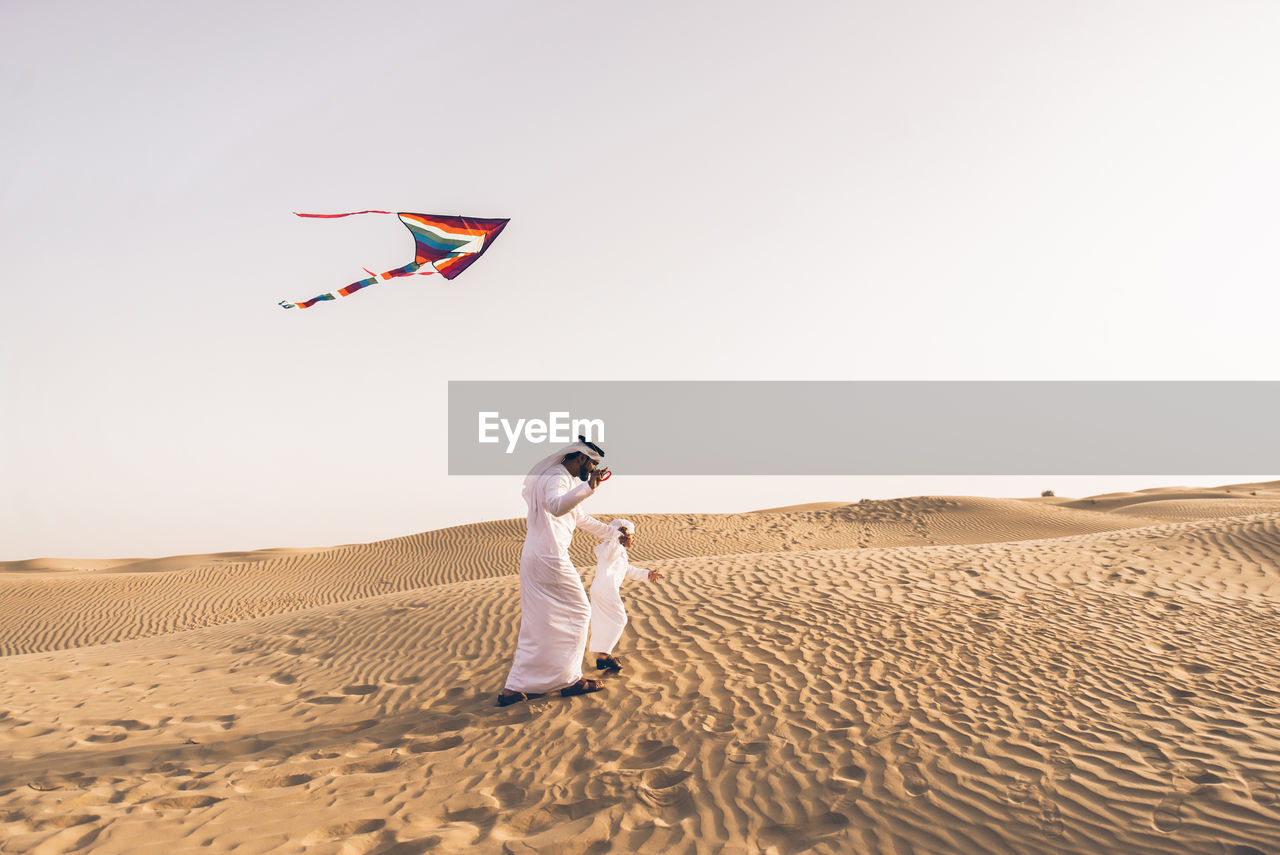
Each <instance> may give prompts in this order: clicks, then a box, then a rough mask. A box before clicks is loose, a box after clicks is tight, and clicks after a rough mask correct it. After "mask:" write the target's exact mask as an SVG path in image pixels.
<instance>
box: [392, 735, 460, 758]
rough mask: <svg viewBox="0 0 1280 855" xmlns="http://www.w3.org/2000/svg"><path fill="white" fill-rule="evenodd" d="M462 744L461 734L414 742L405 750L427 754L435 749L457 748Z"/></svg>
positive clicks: (411, 752)
mask: <svg viewBox="0 0 1280 855" xmlns="http://www.w3.org/2000/svg"><path fill="white" fill-rule="evenodd" d="M461 744H462V737H461V736H457V735H454V736H446V737H444V738H443V739H433V740H428V741H425V742H414V743H413V744H411V745H410V746H409V747H408V748H406V749H405V750H406V751H408V752H409V753H410V754H426V753H427V752H433V751H448V750H449V749H450V748H457V747H458V746H459V745H461Z"/></svg>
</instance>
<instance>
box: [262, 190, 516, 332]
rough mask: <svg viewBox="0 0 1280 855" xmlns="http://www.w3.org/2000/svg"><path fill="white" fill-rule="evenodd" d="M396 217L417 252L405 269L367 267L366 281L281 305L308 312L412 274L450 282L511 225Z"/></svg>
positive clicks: (426, 216)
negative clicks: (435, 275) (382, 270)
mask: <svg viewBox="0 0 1280 855" xmlns="http://www.w3.org/2000/svg"><path fill="white" fill-rule="evenodd" d="M390 213H393V212H392V211H352V212H351V213H349V214H299V213H298V212H297V211H294V214H295V215H297V216H299V217H318V218H321V219H333V218H335V217H354V216H356V215H357V214H390ZM396 216H397V217H399V218H400V222H402V223H404V224H405V226H406V227H407V228H408V229H409V231H411V232H413V242H414V248H415V250H416V256H415V257H414V259H413V261H411V262H409V263H408V264H406V265H405V266H404V267H397V268H396V269H395V270H388V271H387V272H385V273H374V272H373V271H372V270H370V269H369V268H367V267H366V268H364V272H365V273H368V274H369V278H368V279H361V280H360V281H359V282H352V283H351V284H350V285H347V286H345V287H343V288H339V289H338V290H337V291H330V292H329V293H328V294H320V295H319V296H316V297H312V298H311V299H310V300H303V301H302V302H298V303H290V302H289V301H288V300H281V301H280V305H281V306H283V307H284V308H286V309H292V308H294V307H295V306H296V307H297V308H299V309H309V308H311V307H312V306H314V305H315V304H316V303H323V302H325V301H326V300H336V299H338V298H339V297H348V296H350V295H352V294H354V293H355V292H357V291H359V290H360V289H361V288H368V287H369V286H370V285H373V284H375V283H377V282H378V281H379V280H381V279H395V278H397V277H399V276H412V275H414V274H415V273H416V274H418V275H419V276H430V275H431V274H432V273H439V274H440V275H441V276H443V277H444V278H445V279H453V278H454V277H456V276H458V275H459V274H460V273H462V271H464V270H466V269H467V268H468V267H470V266H471V265H472V264H474V263H475V261H476V259H478V258H479V257H480V256H482V255H484V252H485V250H487V249H488V248H489V247H490V246H492V245H493V242H494V241H495V240H497V239H498V235H499V234H501V233H502V230H503V229H504V228H506V225H507V223H508V222H510V221H509V220H484V219H479V218H476V217H441V216H436V215H435V214H411V213H407V212H405V213H398V214H396Z"/></svg>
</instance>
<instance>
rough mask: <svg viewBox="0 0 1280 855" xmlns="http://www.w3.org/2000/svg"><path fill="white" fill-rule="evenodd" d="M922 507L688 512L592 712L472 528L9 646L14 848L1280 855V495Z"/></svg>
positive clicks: (2, 778) (2, 694)
mask: <svg viewBox="0 0 1280 855" xmlns="http://www.w3.org/2000/svg"><path fill="white" fill-rule="evenodd" d="M898 501H899V502H900V504H899V505H897V506H890V507H889V508H886V507H884V506H885V505H889V503H882V504H881V505H879V506H873V507H867V506H862V508H861V511H858V510H857V509H858V507H859V506H857V505H854V506H842V507H841V508H834V509H832V508H828V509H822V510H818V511H791V512H783V513H780V514H766V515H758V516H762V517H764V519H756V518H755V517H756V516H757V515H750V514H745V515H733V519H740V520H741V521H742V528H741V529H734V528H733V527H732V525H731V522H732V520H731V519H730V518H727V517H713V518H707V517H684V516H671V517H664V518H660V519H656V520H653V525H652V526H646V528H645V532H646V534H651V533H653V531H654V529H658V530H660V531H661V530H663V529H662V526H666V525H670V526H672V528H673V529H674V528H675V527H684V528H691V527H692V526H693V525H694V524H698V525H701V526H702V528H701V529H699V530H698V531H696V532H694V531H688V532H687V533H686V535H685V537H686V539H685V540H680V539H679V538H677V537H675V536H674V535H673V536H672V539H671V541H670V542H668V543H666V544H664V545H661V546H658V545H655V547H654V549H655V550H671V551H673V552H679V553H681V554H670V555H667V556H666V557H663V556H662V555H661V554H657V553H656V551H655V553H651V554H649V555H648V556H647V557H646V558H645V560H646V561H648V562H649V563H650V564H651V565H653V566H654V567H657V568H660V569H662V570H663V571H664V572H665V573H666V574H667V578H666V579H665V580H664V581H663V582H662V583H661V584H660V585H652V586H645V585H639V584H637V585H629V586H628V588H627V590H626V595H627V598H628V602H629V610H630V614H631V624H630V626H629V627H628V628H627V633H626V635H625V636H624V648H625V649H623V650H622V651H621V652H622V654H623V655H624V656H626V657H627V660H628V667H627V670H626V671H625V672H624V673H623V674H621V675H618V676H616V677H613V678H610V680H609V686H608V689H607V691H606V692H604V693H602V694H598V695H593V696H590V697H586V698H576V699H572V700H563V699H559V698H546V699H544V700H541V701H538V702H535V703H533V704H530V705H519V706H515V707H509V708H502V709H500V708H497V707H495V706H493V695H494V693H495V692H496V690H497V688H498V687H499V686H500V684H501V681H502V678H503V676H504V675H505V673H506V669H507V667H508V666H509V664H510V659H509V657H510V654H511V650H512V647H513V645H514V639H515V635H516V631H517V627H518V621H519V614H518V580H517V579H515V578H514V577H513V576H511V575H509V574H506V573H500V572H493V573H488V574H486V573H485V572H470V571H467V572H464V571H462V570H460V569H458V568H459V567H463V566H467V565H465V561H466V554H467V553H466V546H465V543H466V542H467V541H466V539H465V538H463V537H462V536H461V534H462V533H460V532H456V531H455V532H453V533H452V534H451V535H449V536H450V537H453V538H455V539H457V542H458V543H462V544H463V545H455V546H452V547H450V548H452V549H453V550H454V551H455V552H456V553H457V554H458V556H459V558H458V559H457V562H456V563H455V565H454V566H453V567H452V568H449V567H446V566H445V562H444V561H443V559H442V560H441V563H440V565H439V567H438V568H437V569H434V570H433V569H421V568H419V569H418V570H415V571H413V572H417V573H420V574H422V575H420V576H419V577H417V578H419V579H422V580H426V581H424V582H423V583H422V584H419V585H417V586H416V587H413V588H406V589H402V590H396V589H392V590H387V591H380V590H374V591H372V592H369V593H367V594H365V595H363V596H360V594H359V592H360V588H359V586H358V585H357V586H356V587H355V588H354V589H346V588H344V589H343V590H344V591H345V593H344V594H343V598H341V599H335V600H333V601H332V602H328V603H321V604H318V605H313V606H310V607H307V608H303V609H298V610H292V611H291V610H282V611H279V612H276V613H271V614H265V615H261V616H256V617H249V618H246V619H243V620H240V621H239V622H236V623H223V624H214V625H210V626H205V627H200V628H193V629H187V630H183V631H168V632H166V634H162V635H155V636H148V635H145V634H143V635H141V636H139V637H135V638H132V639H129V640H122V641H120V642H119V643H116V644H112V645H105V646H89V647H79V648H75V649H65V650H52V649H46V650H43V651H41V652H33V653H27V654H24V655H14V656H9V657H6V658H4V659H0V743H3V745H2V746H0V748H2V750H3V751H4V756H6V762H5V763H4V764H0V841H4V847H5V848H4V849H3V850H0V851H15V852H18V851H21V852H41V853H45V852H49V853H54V852H73V851H75V852H95V853H133V852H138V851H157V852H160V851H163V852H166V853H175V855H176V853H186V852H193V853H194V852H230V851H237V852H255V853H301V852H306V853H335V855H336V853H353V852H354V853H377V855H404V853H424V852H437V851H440V852H454V851H467V852H479V853H524V852H548V853H599V852H610V851H615V852H632V851H652V852H663V853H666V852H674V853H701V852H736V853H757V852H764V853H769V852H773V853H801V852H817V853H844V852H858V853H871V855H876V854H877V853H886V855H888V853H895V855H899V854H900V853H931V855H932V853H939V855H950V853H955V855H969V853H974V852H994V853H1037V855H1039V853H1073V855H1075V854H1076V853H1078V855H1094V853H1098V852H1125V853H1144V855H1145V853H1150V855H1167V853H1202V852H1203V853H1223V855H1252V853H1257V852H1264V853H1269V852H1274V851H1277V850H1278V849H1280V688H1278V687H1280V654H1277V651H1278V650H1280V514H1276V513H1264V514H1255V515H1251V516H1236V517H1221V518H1208V519H1200V520H1194V521H1186V522H1177V521H1164V522H1160V523H1158V524H1147V521H1144V524H1143V525H1141V526H1138V527H1133V525H1132V522H1133V519H1134V518H1135V515H1134V514H1133V513H1129V514H1124V515H1122V514H1117V513H1115V512H1111V511H1089V510H1087V509H1079V508H1066V509H1062V508H1059V507H1057V506H1055V505H1053V504H1051V503H1041V504H1036V503H1024V504H1028V505H1029V507H1030V508H1031V511H1032V512H1031V513H1030V514H1027V513H1026V512H1025V510H1024V509H1023V508H1010V507H1009V506H1008V505H1007V504H1005V503H1001V502H1000V501H999V500H967V499H958V498H942V499H927V500H925V499H919V500H898ZM990 503H994V504H990ZM894 507H896V510H897V511H898V512H899V515H898V516H897V517H895V518H893V519H876V518H874V517H875V515H877V514H879V515H884V516H886V517H888V516H890V515H891V513H892V510H893V509H894ZM1005 510H1008V511H1009V513H1008V515H1007V516H1006V517H1001V514H1002V513H1003V512H1004V511H1005ZM1059 510H1065V511H1066V512H1067V516H1064V515H1062V514H1059V513H1058V511H1059ZM784 514H790V518H789V520H788V521H787V522H786V524H784V525H782V526H781V528H780V529H775V528H773V526H775V525H776V524H777V522H778V520H777V517H780V516H783V515H784ZM984 515H985V516H986V517H988V518H989V519H988V524H987V525H985V526H984V525H983V524H982V519H983V517H984ZM1108 516H1115V517H1117V518H1118V519H1119V522H1118V523H1115V524H1112V525H1111V526H1110V528H1108V527H1107V526H1104V525H1102V523H1101V522H1099V521H1098V520H1097V519H1095V518H1096V517H1103V518H1106V517H1108ZM1068 517H1069V518H1070V519H1072V520H1075V521H1076V522H1077V523H1078V527H1077V529H1076V530H1074V531H1071V530H1070V526H1066V523H1065V522H1064V521H1066V520H1068ZM1104 521H1105V519H1104ZM489 525H491V526H492V527H493V529H494V530H496V532H497V535H498V536H497V537H495V538H494V539H493V540H492V541H488V542H489V543H491V544H495V543H502V542H503V541H504V539H506V538H515V539H516V540H517V541H518V536H519V529H518V527H516V526H514V525H512V526H510V527H509V528H507V529H503V528H502V526H505V525H508V524H489ZM877 526H879V528H877ZM1064 527H1065V528H1064ZM868 528H870V529H871V532H872V537H871V538H870V539H872V540H874V538H875V537H876V536H879V537H881V538H882V539H883V540H884V541H888V543H883V542H882V543H880V544H879V545H868V546H850V545H845V546H835V545H828V544H832V543H835V542H837V541H838V539H839V538H840V537H846V538H852V539H854V540H858V539H862V538H864V537H865V536H866V535H865V532H866V530H867V529H868ZM841 530H843V532H844V533H843V535H842V534H840V533H839V532H840V531H841ZM1019 530H1022V531H1024V533H1027V534H1028V536H1027V537H1023V538H1014V537H1007V538H1006V537H1005V535H1007V534H1017V532H1018V531H1019ZM983 531H987V532H989V533H995V534H996V535H999V537H990V538H989V539H988V541H987V542H982V541H981V540H980V539H979V535H981V533H982V532H983ZM1064 531H1066V532H1068V533H1064ZM416 537H417V538H422V537H425V536H422V535H419V536H416ZM771 539H772V540H771ZM796 541H798V543H797V542H796ZM672 543H675V544H678V546H672V545H671V544H672ZM811 544H816V545H811ZM769 545H772V546H773V548H772V549H766V548H763V547H766V546H769ZM373 546H376V547H378V548H379V549H385V551H383V552H377V553H376V555H377V558H376V560H382V559H384V558H385V560H387V561H393V560H395V559H392V558H390V557H389V556H392V555H395V554H396V550H399V552H400V554H403V555H421V554H423V552H422V549H421V544H417V543H415V538H403V539H400V540H399V541H397V542H395V543H394V546H392V545H373ZM502 548H506V547H502ZM694 548H703V549H704V550H705V551H704V552H703V553H700V554H699V553H694V552H693V551H692V550H693V549H694ZM347 549H349V550H350V551H349V552H346V553H341V554H340V555H339V556H331V557H329V558H327V559H325V560H327V561H331V562H333V563H334V564H335V566H336V567H337V570H346V571H347V573H348V575H350V574H353V573H358V572H361V571H360V570H359V566H358V564H359V563H360V562H363V561H366V560H369V556H370V554H371V553H373V552H375V550H374V549H373V548H372V547H368V548H347ZM494 550H495V551H491V552H485V553H483V554H484V555H487V556H489V557H486V558H484V559H482V560H477V566H480V565H481V564H483V563H484V562H496V560H497V559H495V558H494V557H493V556H495V555H499V554H502V553H501V552H500V549H498V548H497V547H494ZM442 551H445V550H442ZM341 555H345V556H346V557H345V558H342V557H341ZM291 558H293V559H297V560H299V561H300V562H302V561H303V560H304V559H306V558H307V556H302V557H301V558H299V557H297V556H275V557H273V558H271V559H270V561H286V560H290V559H291ZM402 560H405V563H406V565H407V563H408V561H407V559H402ZM344 561H346V562H349V563H343V562H344ZM266 563H270V562H266ZM294 566H303V565H302V564H299V565H294ZM472 569H474V568H472ZM337 570H335V571H334V573H333V575H334V577H335V578H336V577H337V576H339V575H342V574H340V573H339V572H337ZM175 572H183V571H181V570H176V571H175V570H166V571H164V572H157V573H152V574H149V578H151V579H152V580H153V582H154V583H155V584H157V585H160V586H163V585H164V584H167V579H168V577H170V576H172V575H173V573H175ZM371 572H372V571H371ZM404 572H406V573H407V572H409V571H408V570H407V569H406V570H405V571H404ZM122 575H127V574H122ZM29 576H30V573H29V572H28V573H24V578H26V577H29ZM318 578H319V577H313V579H318ZM37 581H39V580H37ZM314 583H315V584H317V585H318V584H321V582H320V581H315V582H314ZM328 584H334V585H338V584H339V583H338V582H336V581H331V582H330V583H328ZM352 591H354V592H355V593H352ZM156 625H162V622H161V621H159V620H158V619H157V620H156ZM143 844H145V846H144V845H143Z"/></svg>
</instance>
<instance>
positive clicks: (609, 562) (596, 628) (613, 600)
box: [589, 520, 662, 674]
mask: <svg viewBox="0 0 1280 855" xmlns="http://www.w3.org/2000/svg"><path fill="white" fill-rule="evenodd" d="M609 529H610V531H611V536H610V537H609V538H608V539H607V540H605V541H604V542H602V543H601V544H600V545H599V546H597V547H596V578H595V580H594V581H593V582H592V583H591V644H590V646H589V649H590V650H591V651H592V652H594V653H595V655H596V668H597V669H599V670H601V671H604V672H606V673H609V674H616V673H618V672H619V671H621V670H622V661H621V660H619V659H618V657H616V656H614V655H613V648H614V645H616V644H617V643H618V639H620V638H621V637H622V628H623V627H624V626H626V625H627V610H626V609H625V608H624V607H623V605H622V596H621V594H620V593H619V589H620V588H621V587H622V580H623V579H624V578H626V579H648V580H649V581H650V582H656V581H658V580H659V579H661V578H662V574H661V573H660V572H658V571H657V570H642V569H640V568H639V567H632V566H631V564H630V563H629V562H628V560H627V547H628V546H630V545H631V542H632V540H634V539H635V531H636V527H635V524H633V523H632V522H631V521H630V520H614V521H613V522H611V523H609Z"/></svg>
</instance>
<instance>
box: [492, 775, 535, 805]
mask: <svg viewBox="0 0 1280 855" xmlns="http://www.w3.org/2000/svg"><path fill="white" fill-rule="evenodd" d="M493 797H494V798H495V799H497V800H498V804H500V805H502V807H503V808H513V807H519V806H520V805H522V804H524V801H525V799H526V798H528V793H526V792H525V789H524V787H521V786H520V785H518V784H513V783H511V782H510V781H503V782H502V783H501V784H498V786H496V787H494V788H493Z"/></svg>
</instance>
